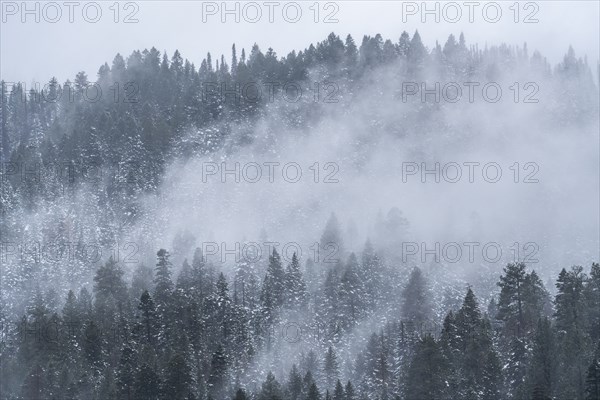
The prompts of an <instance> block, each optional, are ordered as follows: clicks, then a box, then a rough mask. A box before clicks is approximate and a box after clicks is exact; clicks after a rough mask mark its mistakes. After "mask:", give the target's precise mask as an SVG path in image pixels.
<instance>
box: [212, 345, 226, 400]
mask: <svg viewBox="0 0 600 400" xmlns="http://www.w3.org/2000/svg"><path fill="white" fill-rule="evenodd" d="M226 384H227V356H226V355H225V350H224V349H223V346H222V345H220V344H219V345H218V346H217V350H216V351H215V352H214V353H213V355H212V360H211V362H210V375H209V377H208V388H209V392H210V394H211V395H212V396H214V397H215V398H221V397H222V396H223V395H224V393H225V385H226Z"/></svg>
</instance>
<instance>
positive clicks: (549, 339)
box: [527, 318, 557, 398]
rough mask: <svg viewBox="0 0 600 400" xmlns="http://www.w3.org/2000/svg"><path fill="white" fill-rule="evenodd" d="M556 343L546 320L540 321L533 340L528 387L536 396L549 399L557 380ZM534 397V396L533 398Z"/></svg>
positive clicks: (550, 326) (548, 321)
mask: <svg viewBox="0 0 600 400" xmlns="http://www.w3.org/2000/svg"><path fill="white" fill-rule="evenodd" d="M556 350H557V349H556V343H555V338H554V331H553V330H552V325H551V323H550V320H549V319H548V318H544V319H540V320H539V321H538V326H537V329H536V331H535V336H534V339H533V350H532V355H531V363H530V365H529V372H528V374H527V381H528V386H529V387H530V388H532V390H533V392H534V393H536V392H537V396H542V397H543V398H551V397H552V393H553V392H554V386H555V384H556V379H557V369H556V361H557V360H556ZM534 397H535V396H534Z"/></svg>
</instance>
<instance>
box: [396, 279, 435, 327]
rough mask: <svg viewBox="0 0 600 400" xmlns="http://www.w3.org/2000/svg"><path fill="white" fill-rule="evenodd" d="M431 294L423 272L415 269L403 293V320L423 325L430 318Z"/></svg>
mask: <svg viewBox="0 0 600 400" xmlns="http://www.w3.org/2000/svg"><path fill="white" fill-rule="evenodd" d="M429 297H430V296H429V293H428V289H427V283H426V281H425V277H424V276H423V273H422V272H421V270H420V269H419V268H417V267H415V268H414V269H413V270H412V272H411V274H410V278H409V280H408V284H407V285H406V287H405V288H404V291H403V292H402V299H403V301H402V318H403V319H406V320H408V321H412V322H414V323H423V322H424V321H425V320H426V319H427V317H428V316H429V314H430V312H431V309H430V306H429Z"/></svg>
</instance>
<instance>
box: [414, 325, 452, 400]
mask: <svg viewBox="0 0 600 400" xmlns="http://www.w3.org/2000/svg"><path fill="white" fill-rule="evenodd" d="M447 368H448V366H447V365H446V360H445V358H444V356H443V354H442V352H441V349H440V346H439V345H438V343H436V341H435V340H434V338H433V337H432V336H431V335H427V336H425V337H423V338H422V339H421V340H419V342H418V344H417V347H416V350H415V354H414V357H413V359H412V361H411V363H410V368H409V371H408V383H407V387H406V398H408V399H442V398H446V394H445V381H446V379H445V373H446V369H447Z"/></svg>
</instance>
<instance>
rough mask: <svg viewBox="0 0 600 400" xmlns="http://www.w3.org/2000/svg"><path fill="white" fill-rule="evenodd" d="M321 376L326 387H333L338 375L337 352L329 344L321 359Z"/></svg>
mask: <svg viewBox="0 0 600 400" xmlns="http://www.w3.org/2000/svg"><path fill="white" fill-rule="evenodd" d="M323 377H324V379H325V385H326V387H327V388H333V387H334V385H335V382H336V380H338V377H339V364H338V360H337V354H336V353H335V351H334V350H333V347H331V346H329V348H328V349H327V353H325V358H324V360H323Z"/></svg>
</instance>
